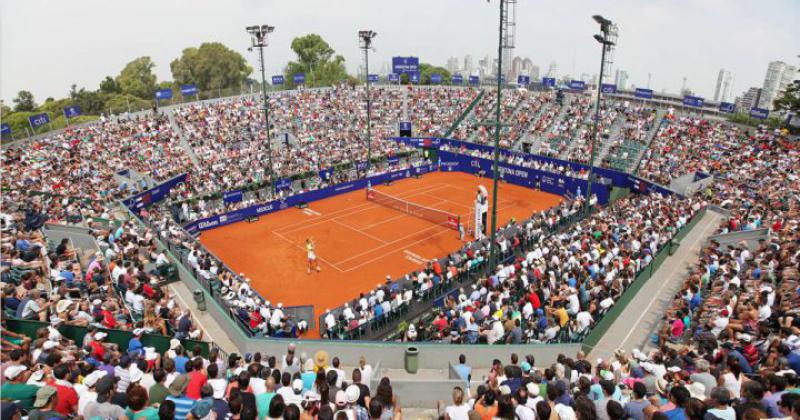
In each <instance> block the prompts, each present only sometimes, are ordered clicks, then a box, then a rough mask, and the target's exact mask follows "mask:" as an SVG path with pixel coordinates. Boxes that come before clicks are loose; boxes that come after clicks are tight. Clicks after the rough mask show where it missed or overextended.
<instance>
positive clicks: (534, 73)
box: [530, 64, 541, 82]
mask: <svg viewBox="0 0 800 420" xmlns="http://www.w3.org/2000/svg"><path fill="white" fill-rule="evenodd" d="M530 76H531V81H532V82H533V81H539V80H541V79H539V66H537V65H535V64H533V65H531V74H530Z"/></svg>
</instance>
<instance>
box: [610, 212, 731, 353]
mask: <svg viewBox="0 0 800 420" xmlns="http://www.w3.org/2000/svg"><path fill="white" fill-rule="evenodd" d="M706 214H709V213H706ZM718 225H719V223H709V224H708V226H706V227H705V229H703V233H701V234H700V236H698V238H699V239H698V240H695V241H694V242H693V243H692V245H691V246H692V247H693V246H695V245H696V244H697V242H699V241H700V240H705V238H706V232H707V231H708V229H709V228H714V229H716V228H717V226H718ZM652 263H653V262H652V261H651V262H650V264H652ZM679 268H681V269H684V270H685V269H686V266H685V264H675V266H674V267H672V270H670V271H669V274H667V275H666V276H665V278H670V277H672V275H673V274H675V270H677V269H679ZM668 284H670V282H668V281H665V282H663V283H662V284H661V287H659V288H658V292H656V293H655V294H654V295H653V297H652V298H651V299H650V303H648V304H647V307H646V308H644V310H643V311H642V313H641V315H639V318H637V319H636V322H634V323H633V325H632V326H631V329H630V331H628V334H627V335H626V336H625V338H623V339H622V342H620V346H619V348H625V347H623V346H624V345H625V343H626V342H627V341H628V339H629V338H631V334H633V332H634V331H636V328H637V327H638V326H639V323H640V322H642V319H643V318H644V317H645V315H647V314H648V312H649V311H650V307H651V306H653V303H655V301H656V299H657V298H659V297H661V293H662V292H663V291H664V288H665V287H667V285H668Z"/></svg>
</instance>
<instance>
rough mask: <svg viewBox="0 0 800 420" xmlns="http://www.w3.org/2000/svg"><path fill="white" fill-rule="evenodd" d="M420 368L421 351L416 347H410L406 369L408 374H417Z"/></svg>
mask: <svg viewBox="0 0 800 420" xmlns="http://www.w3.org/2000/svg"><path fill="white" fill-rule="evenodd" d="M418 366H419V349H418V348H416V347H409V348H407V349H406V357H405V367H406V372H408V373H417V367H418Z"/></svg>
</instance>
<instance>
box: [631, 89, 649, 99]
mask: <svg viewBox="0 0 800 420" xmlns="http://www.w3.org/2000/svg"><path fill="white" fill-rule="evenodd" d="M633 96H636V97H637V98H642V99H653V89H645V88H636V91H635V92H634V93H633Z"/></svg>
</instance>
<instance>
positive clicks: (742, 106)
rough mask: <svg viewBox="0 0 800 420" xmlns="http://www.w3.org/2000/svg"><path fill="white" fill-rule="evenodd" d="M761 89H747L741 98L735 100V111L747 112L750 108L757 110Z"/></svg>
mask: <svg viewBox="0 0 800 420" xmlns="http://www.w3.org/2000/svg"><path fill="white" fill-rule="evenodd" d="M761 96H762V91H761V88H757V87H751V88H750V89H747V90H746V91H745V92H744V93H743V94H742V96H741V97H739V98H736V109H737V110H738V111H739V112H745V113H746V112H748V111H749V110H750V109H751V108H757V107H758V102H759V101H760V100H761Z"/></svg>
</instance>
